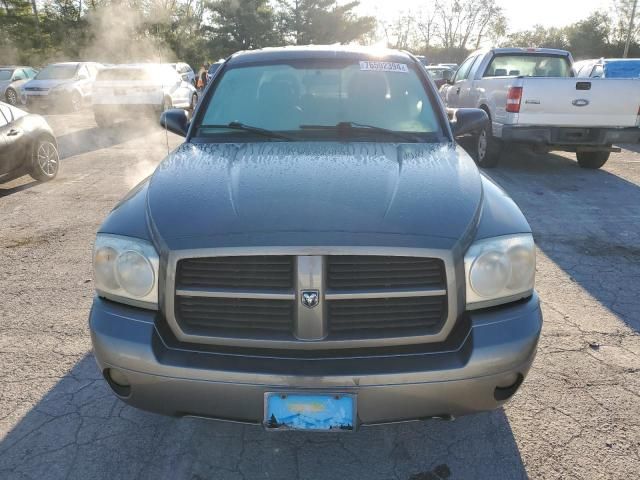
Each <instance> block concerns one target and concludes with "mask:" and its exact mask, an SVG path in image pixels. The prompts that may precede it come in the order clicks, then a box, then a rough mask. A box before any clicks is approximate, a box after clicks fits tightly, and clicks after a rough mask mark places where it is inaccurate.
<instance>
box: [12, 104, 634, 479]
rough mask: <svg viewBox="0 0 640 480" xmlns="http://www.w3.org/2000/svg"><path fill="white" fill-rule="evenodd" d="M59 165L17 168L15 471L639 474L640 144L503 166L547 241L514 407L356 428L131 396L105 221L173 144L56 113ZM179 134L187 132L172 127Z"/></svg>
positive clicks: (159, 134) (305, 475)
mask: <svg viewBox="0 0 640 480" xmlns="http://www.w3.org/2000/svg"><path fill="white" fill-rule="evenodd" d="M48 120H49V121H50V123H51V125H52V127H53V128H54V130H55V131H56V134H57V135H58V137H59V142H60V145H61V149H62V153H63V155H64V157H65V158H64V160H63V161H62V163H61V171H60V175H59V176H58V178H57V179H56V180H55V181H53V182H50V183H46V184H36V183H35V182H32V181H31V179H30V178H29V177H20V178H18V179H14V180H12V181H10V182H8V183H4V184H0V218H1V219H2V227H1V230H0V232H1V233H0V252H1V255H0V382H2V387H1V388H0V478H2V479H44V478H46V479H67V478H68V479H103V478H104V479H194V480H196V479H208V478H216V479H290V478H300V479H316V478H318V479H323V478H348V479H360V478H366V479H367V480H377V479H398V480H438V479H440V480H444V479H463V478H501V479H510V478H526V477H532V478H563V479H574V478H585V479H587V478H588V479H594V478H616V479H617V478H633V477H635V476H637V475H638V472H640V334H639V332H640V288H639V287H638V285H639V283H640V153H637V152H640V149H638V148H636V152H634V151H632V150H623V152H622V153H619V154H613V155H612V159H611V160H610V161H609V163H608V164H607V165H606V166H605V167H604V169H603V170H601V171H584V170H581V169H579V168H578V167H577V164H576V163H575V161H574V159H573V155H571V154H550V155H544V156H542V155H532V154H528V153H525V152H521V151H518V150H514V151H512V152H510V153H509V155H508V156H507V157H506V158H505V159H504V160H503V162H502V164H501V166H500V167H499V168H498V169H496V170H493V171H490V172H489V174H490V176H491V177H492V178H493V179H495V180H496V181H497V182H498V183H499V184H501V185H502V186H503V187H504V188H505V189H506V190H507V191H508V192H509V194H510V195H511V196H512V197H513V198H514V200H515V201H516V202H517V203H518V204H519V205H520V207H521V208H522V209H523V211H524V213H525V215H526V216H527V218H528V220H529V222H530V223H531V226H532V227H533V230H534V232H535V237H536V243H537V245H538V268H537V270H538V275H537V289H538V291H539V293H540V297H541V300H542V308H543V311H544V315H545V324H544V327H543V332H542V338H541V341H540V345H539V351H538V356H537V359H536V361H535V363H534V366H533V368H532V370H531V372H530V374H529V376H528V378H527V380H526V381H525V383H524V385H523V387H522V389H521V390H520V392H519V393H518V394H517V395H516V396H515V398H514V399H513V400H512V401H511V402H510V403H509V404H508V405H507V406H506V407H505V408H504V409H500V410H496V411H494V412H490V413H486V414H481V415H476V416H471V417H464V418H460V419H458V420H456V421H454V422H443V421H430V422H426V423H409V424H402V425H390V426H379V427H369V428H363V429H361V430H360V431H358V432H357V433H355V434H344V435H335V434H301V433H267V432H265V431H263V430H262V429H261V428H259V427H255V426H245V425H237V424H226V423H216V422H212V421H207V420H202V419H175V418H167V417H162V416H158V415H154V414H149V413H145V412H141V411H138V410H135V409H133V408H130V407H128V406H125V405H124V404H123V403H122V402H120V401H119V400H117V399H116V398H115V397H114V396H113V395H112V394H111V392H110V390H109V388H108V387H107V385H106V383H105V382H104V381H103V380H102V378H101V376H100V374H99V372H98V369H97V368H96V366H95V362H94V360H93V357H92V355H91V343H90V338H89V333H88V328H87V316H88V312H89V308H90V305H91V298H92V296H93V284H92V280H91V278H92V273H91V261H90V259H91V248H92V242H93V238H94V233H95V231H96V229H97V227H98V225H99V224H100V222H101V221H102V219H103V218H104V216H105V215H106V214H107V212H108V211H109V210H110V209H111V208H112V207H113V206H114V204H115V203H116V202H117V201H118V200H119V199H120V198H121V197H122V196H123V195H124V194H125V193H126V192H127V190H128V189H129V188H130V187H132V186H133V185H134V184H135V183H136V182H137V181H138V180H141V179H142V178H144V176H146V175H147V174H148V173H150V172H151V171H152V169H153V167H154V166H155V164H157V162H158V161H160V160H161V158H162V157H163V156H164V155H165V154H166V151H167V146H166V143H165V142H166V140H167V138H166V137H165V132H163V131H162V130H161V129H160V128H158V127H155V126H153V125H151V124H150V125H149V126H147V127H145V135H144V136H142V137H141V136H140V135H138V130H137V129H138V128H139V125H136V127H135V129H133V128H131V126H126V125H125V126H121V127H119V128H116V129H114V130H112V131H110V132H109V133H105V132H103V131H100V130H98V129H97V128H96V127H95V124H94V122H93V119H92V117H91V114H90V112H83V113H82V114H79V115H60V116H49V117H48ZM168 141H169V143H170V145H171V147H172V148H173V147H174V146H176V145H177V144H178V143H179V141H180V140H179V139H178V137H176V136H173V135H169V136H168Z"/></svg>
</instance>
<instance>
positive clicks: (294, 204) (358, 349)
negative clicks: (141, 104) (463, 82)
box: [89, 46, 542, 431]
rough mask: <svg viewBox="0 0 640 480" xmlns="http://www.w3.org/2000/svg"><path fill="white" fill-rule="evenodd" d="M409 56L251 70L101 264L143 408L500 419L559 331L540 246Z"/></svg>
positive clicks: (100, 291)
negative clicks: (551, 315) (462, 141)
mask: <svg viewBox="0 0 640 480" xmlns="http://www.w3.org/2000/svg"><path fill="white" fill-rule="evenodd" d="M427 75H428V74H427V72H426V71H425V70H424V68H423V67H422V66H421V65H420V64H419V63H418V60H417V59H416V58H415V57H413V56H412V55H410V54H407V53H403V52H399V51H395V50H388V51H381V50H379V49H375V50H373V49H371V50H369V49H365V48H359V47H336V46H327V47H321V46H313V47H292V48H289V47H288V48H274V49H264V50H254V51H248V52H242V53H237V54H234V55H233V56H231V57H230V58H229V59H228V60H227V61H226V62H225V63H224V64H223V65H222V66H221V67H220V70H219V71H218V72H217V73H216V77H215V82H214V83H212V84H211V85H210V86H209V88H207V90H206V93H205V96H204V98H203V99H202V101H201V102H200V103H199V105H198V107H197V108H196V112H195V115H194V117H193V119H191V120H189V116H188V115H187V113H186V112H185V111H184V110H177V109H174V110H168V111H165V112H164V113H163V114H162V116H161V123H162V124H163V125H164V126H165V127H166V128H167V129H168V130H170V131H172V132H175V133H178V134H180V135H183V136H185V143H183V144H182V145H181V146H180V147H178V148H177V149H176V150H174V151H173V152H172V153H171V154H170V155H169V156H168V157H167V158H166V159H165V160H164V161H163V162H162V163H161V164H160V165H159V167H158V168H157V169H156V171H155V172H154V173H153V174H152V175H151V176H150V177H149V178H148V179H146V180H145V181H144V182H143V183H141V184H139V185H138V186H137V187H136V188H135V189H134V190H133V191H131V192H130V193H129V194H128V195H127V196H126V198H125V199H123V200H122V201H121V202H120V203H119V205H117V206H116V207H115V209H114V210H113V211H112V212H111V213H110V214H109V216H108V217H107V218H106V220H105V221H104V223H103V224H102V226H101V227H100V229H99V230H98V234H97V237H96V241H95V246H94V257H93V260H94V272H95V286H96V297H95V299H94V303H93V307H92V310H91V314H90V319H89V324H90V330H91V337H92V341H93V349H94V354H95V358H96V360H97V362H98V365H99V368H100V372H101V373H102V374H103V375H104V378H105V380H106V381H107V382H108V383H109V385H110V387H111V389H112V390H113V392H114V393H115V395H117V396H118V397H119V398H120V399H122V400H123V401H125V402H127V403H129V404H131V405H133V406H136V407H139V408H142V409H146V410H151V411H155V412H160V413H164V414H169V415H176V416H184V415H195V416H203V417H209V418H215V419H223V420H231V421H239V422H249V423H256V424H261V425H263V426H264V427H265V428H266V429H269V430H289V429H295V430H314V431H317V430H322V431H327V430H337V431H345V430H353V429H356V428H358V427H359V426H360V425H370V424H379V423H386V422H396V421H404V420H416V419H427V418H434V417H438V418H453V417H457V416H460V415H464V414H470V413H475V412H481V411H484V410H490V409H494V408H497V407H499V406H500V405H502V404H503V403H504V402H506V401H507V400H509V399H510V398H511V397H512V396H513V395H514V394H515V393H516V391H517V390H518V388H519V387H520V385H521V384H522V382H523V380H524V378H525V376H526V375H527V372H528V371H529V368H530V367H531V364H532V362H533V359H534V357H535V354H536V346H537V343H538V338H539V336H540V331H541V327H542V315H541V311H540V304H539V300H538V296H537V294H536V293H535V290H534V277H535V245H534V241H533V236H532V234H531V229H530V227H529V225H528V223H527V221H526V220H525V218H524V216H523V215H522V213H521V212H520V210H519V209H518V207H517V206H516V204H515V203H514V202H513V201H512V200H511V199H510V198H509V197H508V196H507V194H506V193H505V192H504V191H503V190H502V189H501V188H500V187H499V186H498V185H496V184H495V183H493V182H492V181H491V180H490V179H488V178H487V177H485V176H484V175H483V174H482V173H481V172H480V171H479V170H478V168H477V167H476V166H475V164H474V162H473V160H472V159H471V158H470V157H469V156H468V155H467V154H466V153H465V152H464V150H462V149H461V148H460V147H458V146H457V145H456V142H455V138H456V137H457V136H459V135H463V134H469V133H472V132H475V131H477V130H478V129H481V128H486V122H488V117H487V115H486V113H485V112H484V111H482V110H478V109H459V110H458V111H457V112H451V114H452V117H453V119H454V120H452V121H451V122H450V121H449V119H448V117H447V112H446V111H445V109H444V107H443V105H442V103H441V101H440V99H439V97H438V94H437V91H436V90H435V87H434V84H433V82H431V81H429V79H428V77H427Z"/></svg>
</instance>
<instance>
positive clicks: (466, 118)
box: [447, 108, 489, 138]
mask: <svg viewBox="0 0 640 480" xmlns="http://www.w3.org/2000/svg"><path fill="white" fill-rule="evenodd" d="M447 115H449V118H450V119H453V120H450V122H449V123H450V124H451V131H452V132H453V136H454V137H456V138H457V137H459V136H461V135H466V134H468V133H474V132H477V131H478V130H481V129H482V128H483V127H486V126H488V124H489V115H487V112H485V111H484V110H481V109H479V108H458V109H447Z"/></svg>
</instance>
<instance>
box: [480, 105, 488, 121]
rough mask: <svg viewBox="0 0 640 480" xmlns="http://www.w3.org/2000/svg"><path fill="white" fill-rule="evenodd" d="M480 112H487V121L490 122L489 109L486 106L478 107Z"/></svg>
mask: <svg viewBox="0 0 640 480" xmlns="http://www.w3.org/2000/svg"><path fill="white" fill-rule="evenodd" d="M478 108H479V109H480V110H484V111H485V112H487V116H488V117H489V121H491V112H490V111H489V107H487V106H486V105H484V104H483V105H480V106H479V107H478Z"/></svg>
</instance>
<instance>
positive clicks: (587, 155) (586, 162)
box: [576, 152, 611, 169]
mask: <svg viewBox="0 0 640 480" xmlns="http://www.w3.org/2000/svg"><path fill="white" fill-rule="evenodd" d="M609 155H611V152H578V153H576V157H578V165H580V167H582V168H590V169H596V168H600V167H602V166H603V165H604V164H605V163H607V160H609Z"/></svg>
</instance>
